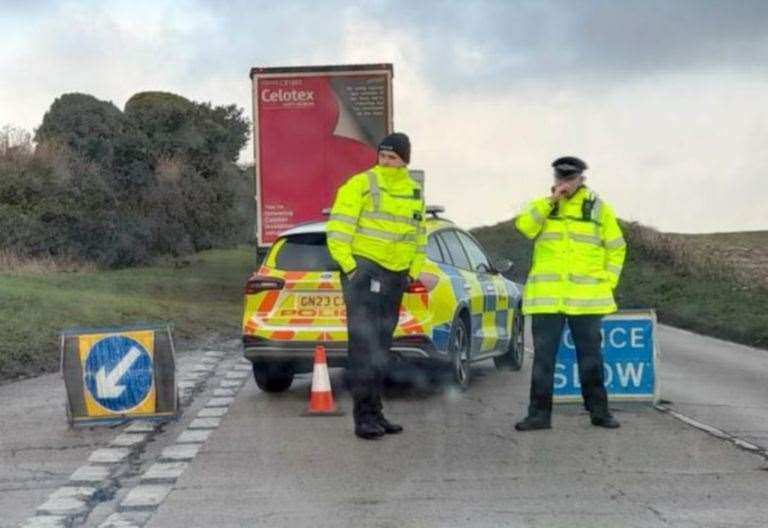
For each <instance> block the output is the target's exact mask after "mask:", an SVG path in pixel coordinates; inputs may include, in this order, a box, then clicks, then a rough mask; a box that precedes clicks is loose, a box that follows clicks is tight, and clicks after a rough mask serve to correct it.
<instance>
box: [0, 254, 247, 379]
mask: <svg viewBox="0 0 768 528" xmlns="http://www.w3.org/2000/svg"><path fill="white" fill-rule="evenodd" d="M255 262H256V258H255V252H254V250H253V249H252V248H240V249H236V250H214V251H206V252H202V253H199V254H197V255H195V256H193V257H191V258H187V259H185V260H182V259H179V260H175V261H168V262H166V263H163V264H160V265H157V266H153V267H145V268H132V269H123V270H117V271H90V272H54V273H29V272H26V273H25V272H19V273H9V272H5V273H0V299H1V300H2V301H1V304H0V335H1V336H2V340H0V379H9V378H16V377H20V376H29V375H34V374H40V373H43V372H51V371H54V370H56V369H57V368H58V361H59V333H60V331H61V330H63V329H65V328H68V327H74V326H82V327H101V326H113V325H123V324H134V323H147V322H150V323H152V322H159V321H165V322H170V323H172V325H173V329H174V332H173V335H174V339H175V340H176V342H177V344H181V345H184V344H185V343H191V342H199V341H201V340H203V339H207V340H210V339H216V338H217V337H218V338H225V337H226V338H233V337H237V336H238V335H239V333H240V324H241V317H242V306H243V294H242V291H243V285H244V284H245V280H246V278H247V277H248V275H249V274H250V272H251V271H252V270H253V268H254V266H255Z"/></svg>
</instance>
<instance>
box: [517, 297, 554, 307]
mask: <svg viewBox="0 0 768 528" xmlns="http://www.w3.org/2000/svg"><path fill="white" fill-rule="evenodd" d="M523 303H525V305H526V306H557V298H555V297H534V298H533V299H524V300H523Z"/></svg>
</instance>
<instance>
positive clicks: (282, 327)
mask: <svg viewBox="0 0 768 528" xmlns="http://www.w3.org/2000/svg"><path fill="white" fill-rule="evenodd" d="M441 211H442V209H440V208H429V209H428V212H429V213H430V218H428V220H427V233H428V239H427V259H426V262H425V264H424V267H423V269H422V273H421V275H420V277H419V280H416V281H413V282H412V283H411V284H410V286H409V287H408V290H407V291H406V293H405V295H404V296H403V301H402V304H401V308H400V318H399V321H398V325H397V328H396V329H395V334H394V341H393V345H392V357H393V360H405V361H420V360H425V361H429V362H440V363H446V364H450V365H451V366H452V371H453V376H454V378H455V381H456V382H457V384H458V385H459V386H461V387H462V388H464V387H466V386H467V385H468V384H469V380H470V364H471V363H474V362H477V361H481V360H484V359H489V358H493V359H494V361H495V363H496V365H497V366H498V367H500V368H501V367H508V368H512V369H519V368H520V367H521V365H522V360H523V332H524V330H523V329H524V325H523V316H522V312H521V302H522V296H521V290H520V287H519V286H518V285H517V284H516V283H514V282H512V281H510V280H508V279H506V278H505V277H503V276H502V274H501V272H502V271H507V270H506V269H502V270H497V269H496V268H495V267H494V266H493V264H492V263H491V261H490V259H489V258H488V257H487V256H486V254H485V252H484V251H483V249H482V248H481V247H480V245H479V244H478V243H477V241H476V240H475V239H474V238H473V237H472V236H471V235H470V234H469V233H467V232H466V231H464V230H462V229H460V228H458V227H457V226H456V225H455V224H453V223H452V222H450V221H449V220H446V219H444V218H440V217H439V216H438V213H439V212H441ZM508 267H509V264H508V265H507V268H508ZM346 341H347V326H346V307H345V306H344V300H343V297H342V292H341V285H340V280H339V269H338V265H337V264H336V263H335V262H334V261H333V259H332V258H331V257H330V255H329V254H328V249H327V246H326V236H325V223H324V222H317V223H312V224H307V225H303V226H299V227H296V228H294V229H291V230H289V231H286V232H285V233H283V234H282V235H281V236H280V237H279V238H278V240H277V241H276V242H275V244H274V245H273V246H272V248H271V249H270V251H269V253H268V254H267V256H266V258H265V260H264V262H263V264H262V265H261V267H260V268H259V269H258V270H256V271H255V272H254V273H253V275H252V276H251V277H250V278H249V279H248V282H247V284H246V288H245V310H244V314H243V344H244V353H245V357H247V358H248V359H250V360H251V362H252V363H253V369H254V376H255V378H256V382H257V384H258V385H259V387H261V388H262V389H264V390H267V391H271V392H275V391H282V390H285V389H287V388H288V387H289V386H290V384H291V382H292V381H293V376H294V374H296V373H299V372H309V371H310V370H311V369H312V359H313V353H314V348H315V346H317V345H323V346H324V347H325V348H326V356H327V358H328V363H329V365H330V366H344V365H345V364H346V356H347V351H346Z"/></svg>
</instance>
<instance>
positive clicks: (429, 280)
mask: <svg viewBox="0 0 768 528" xmlns="http://www.w3.org/2000/svg"><path fill="white" fill-rule="evenodd" d="M439 280H440V277H438V276H437V275H434V274H432V273H421V274H420V275H419V278H418V279H416V280H415V281H412V282H411V283H410V284H408V288H407V289H406V290H405V293H429V292H431V291H432V290H434V289H435V286H437V283H438V281H439Z"/></svg>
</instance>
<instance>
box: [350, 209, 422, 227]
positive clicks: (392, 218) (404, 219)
mask: <svg viewBox="0 0 768 528" xmlns="http://www.w3.org/2000/svg"><path fill="white" fill-rule="evenodd" d="M360 216H361V217H362V218H367V219H370V220H386V221H387V222H399V223H402V224H408V225H412V226H417V227H418V225H419V221H418V220H414V219H413V218H411V217H409V216H400V215H393V214H390V213H385V212H382V211H374V212H371V213H369V212H368V211H361V212H360Z"/></svg>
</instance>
